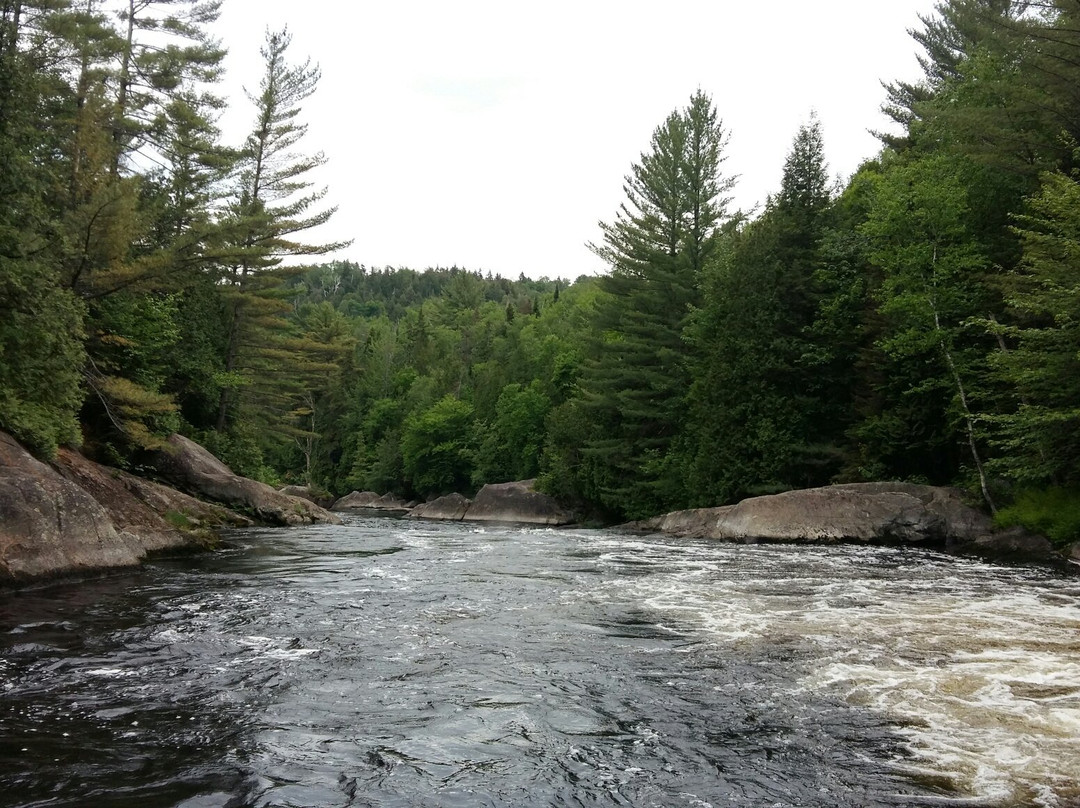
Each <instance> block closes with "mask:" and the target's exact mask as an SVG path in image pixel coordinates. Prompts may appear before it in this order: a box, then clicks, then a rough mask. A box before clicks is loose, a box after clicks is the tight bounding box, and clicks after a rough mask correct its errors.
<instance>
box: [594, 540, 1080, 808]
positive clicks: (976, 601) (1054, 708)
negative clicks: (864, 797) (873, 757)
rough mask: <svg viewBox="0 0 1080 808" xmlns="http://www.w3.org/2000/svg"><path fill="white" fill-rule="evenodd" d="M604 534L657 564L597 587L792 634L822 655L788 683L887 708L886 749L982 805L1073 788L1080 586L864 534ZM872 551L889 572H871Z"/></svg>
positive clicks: (695, 619)
mask: <svg viewBox="0 0 1080 808" xmlns="http://www.w3.org/2000/svg"><path fill="white" fill-rule="evenodd" d="M609 544H610V546H607V547H603V548H602V549H603V550H604V554H603V556H602V560H603V561H604V563H608V564H611V565H620V564H633V565H635V566H637V567H640V566H641V565H643V564H655V566H656V571H655V572H653V573H651V574H649V575H643V576H624V577H622V578H619V579H618V580H617V581H616V582H614V583H612V584H611V585H610V587H611V591H609V592H608V593H606V595H605V594H604V593H600V596H601V597H610V598H613V599H615V598H619V599H622V598H627V597H629V598H632V599H633V600H634V601H636V602H638V603H641V604H643V605H645V606H647V607H648V608H649V609H651V610H654V611H656V612H659V613H660V614H661V615H663V616H664V617H663V618H662V619H663V622H665V623H667V624H668V625H671V624H678V625H681V626H688V625H689V626H695V627H697V629H698V630H699V631H701V632H702V633H703V635H705V636H706V637H708V638H710V639H711V641H713V642H716V643H720V644H729V645H732V646H733V647H735V648H738V647H739V646H740V645H755V646H756V645H760V646H765V645H767V644H770V643H776V642H781V641H782V642H788V643H790V642H794V643H796V644H797V645H798V646H799V647H800V648H802V649H803V651H804V652H805V653H808V654H809V655H810V656H812V657H816V661H814V662H811V663H809V664H807V665H806V671H805V675H804V676H803V677H802V678H801V680H800V681H799V682H798V683H797V685H796V691H797V692H805V693H814V694H827V695H833V696H839V697H841V698H843V699H845V700H846V701H847V702H848V703H849V704H850V705H851V706H852V707H855V708H862V709H870V710H873V711H876V712H878V713H880V714H883V715H884V716H886V717H887V718H888V720H889V721H890V722H891V723H892V724H894V725H895V727H896V730H897V732H898V734H899V735H900V737H901V738H903V739H904V742H905V746H906V752H907V755H906V756H904V757H903V758H900V759H897V760H896V761H894V764H895V765H896V766H897V767H898V768H899V769H901V770H903V771H905V772H906V773H908V774H910V775H911V776H913V777H916V778H927V779H930V780H932V781H933V782H942V781H947V782H950V783H951V784H952V785H953V787H954V788H955V790H956V791H957V797H959V798H960V799H965V798H970V799H972V800H973V801H975V802H977V803H980V804H986V803H992V804H1000V805H1009V806H1014V805H1015V806H1020V805H1024V806H1041V807H1042V808H1065V807H1066V806H1075V805H1077V804H1078V801H1080V590H1078V589H1077V588H1076V587H1075V586H1072V585H1071V584H1070V582H1068V581H1065V580H1055V579H1053V578H1049V577H1040V576H1039V575H1038V574H1036V573H1025V572H1024V571H1016V570H1011V569H999V568H994V567H993V566H991V565H988V564H983V563H979V562H973V561H956V560H953V559H948V560H943V559H937V558H935V557H932V556H928V557H927V558H925V559H922V558H920V557H914V558H911V559H902V558H900V557H899V556H897V557H895V558H893V557H890V556H888V555H887V553H889V552H893V551H885V550H874V549H861V550H854V549H851V548H846V549H838V550H836V552H835V553H833V552H832V551H829V550H815V549H808V548H785V549H776V548H759V547H731V546H729V545H717V546H711V545H690V546H684V545H677V544H665V543H663V542H660V541H656V540H649V539H633V538H630V539H627V540H625V541H619V540H617V539H615V540H612V541H611V542H610V543H609ZM733 553H741V554H743V555H742V558H735V557H734V556H733V555H732V554H733ZM798 553H802V557H801V558H799V557H798V556H797V555H795V554H798ZM874 553H880V554H884V555H883V556H882V558H883V559H884V561H886V562H888V563H890V564H892V566H891V567H890V569H889V570H888V571H886V572H881V573H874V574H872V575H868V574H867V569H870V570H874V569H875V567H874V566H873V565H871V566H869V567H867V566H865V565H866V564H868V562H872V561H874V562H876V561H879V560H880V559H878V558H877V557H875V556H874V555H873V554H874ZM732 566H735V567H736V569H731V567H732ZM879 566H880V565H879Z"/></svg>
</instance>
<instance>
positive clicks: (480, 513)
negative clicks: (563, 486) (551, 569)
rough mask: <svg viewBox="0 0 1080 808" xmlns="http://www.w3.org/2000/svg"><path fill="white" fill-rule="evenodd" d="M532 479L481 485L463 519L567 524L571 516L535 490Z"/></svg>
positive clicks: (545, 495) (549, 498) (553, 501)
mask: <svg viewBox="0 0 1080 808" xmlns="http://www.w3.org/2000/svg"><path fill="white" fill-rule="evenodd" d="M535 485H536V480H521V481H519V482H512V483H493V484H488V485H485V486H484V487H483V488H481V489H480V491H479V493H477V495H476V498H475V499H474V500H473V502H472V505H470V506H469V509H468V511H467V512H466V513H465V519H466V520H468V521H477V522H523V523H525V524H531V525H567V524H570V523H571V522H573V521H574V516H573V514H572V513H570V512H569V511H567V510H566V509H564V508H563V507H562V506H561V505H559V503H558V502H556V501H555V500H554V499H553V498H552V497H549V496H548V495H547V494H542V493H540V492H539V491H536V490H535V488H534V486H535Z"/></svg>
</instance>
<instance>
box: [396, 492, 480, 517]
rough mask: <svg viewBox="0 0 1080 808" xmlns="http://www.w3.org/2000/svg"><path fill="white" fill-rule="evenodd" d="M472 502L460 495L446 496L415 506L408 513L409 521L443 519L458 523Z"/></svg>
mask: <svg viewBox="0 0 1080 808" xmlns="http://www.w3.org/2000/svg"><path fill="white" fill-rule="evenodd" d="M470 505H472V501H471V500H469V499H468V498H467V497H465V496H462V495H461V494H447V495H446V496H443V497H439V498H438V499H433V500H432V501H431V502H425V503H423V504H421V505H417V506H416V507H415V508H413V509H412V510H411V511H410V512H409V518H410V519H443V520H448V521H451V522H460V521H461V520H462V519H464V518H465V514H466V513H468V511H469V506H470Z"/></svg>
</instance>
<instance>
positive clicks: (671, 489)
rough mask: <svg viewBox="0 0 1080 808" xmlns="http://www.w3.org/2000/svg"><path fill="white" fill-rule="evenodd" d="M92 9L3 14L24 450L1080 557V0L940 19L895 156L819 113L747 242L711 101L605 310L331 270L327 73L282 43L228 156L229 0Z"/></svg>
mask: <svg viewBox="0 0 1080 808" xmlns="http://www.w3.org/2000/svg"><path fill="white" fill-rule="evenodd" d="M95 6H96V4H95V3H89V4H86V3H83V4H80V9H78V10H76V9H73V8H71V7H70V5H69V4H68V3H65V2H61V0H50V2H48V3H43V2H38V3H36V4H33V7H32V8H31V4H27V3H21V4H12V3H11V2H7V3H6V4H4V3H3V2H2V1H0V8H2V9H3V18H2V20H3V25H4V29H3V30H4V36H3V40H2V43H0V47H2V51H0V54H2V62H0V160H2V161H3V165H2V166H0V169H2V170H0V183H2V184H3V185H2V187H0V196H2V200H3V201H2V206H0V240H2V241H0V244H2V253H3V254H2V256H0V261H2V262H3V263H2V265H0V266H2V274H0V284H2V285H0V311H2V312H3V313H4V317H3V318H2V319H0V350H2V351H3V353H2V354H0V359H2V364H0V426H2V427H3V428H5V429H8V430H11V431H13V432H15V433H16V434H17V435H18V436H19V437H20V438H22V439H23V440H24V441H27V442H29V443H30V444H31V445H33V446H35V447H36V448H37V449H38V450H39V451H41V452H43V453H46V454H47V453H48V452H49V451H50V450H51V449H52V448H53V447H54V446H55V445H56V444H57V442H63V441H71V440H77V439H78V438H79V434H78V431H79V430H81V433H82V439H83V441H84V443H85V444H86V445H87V446H88V447H89V448H90V449H91V450H93V451H97V452H99V453H101V454H105V455H107V456H109V457H111V459H113V460H114V462H127V463H137V462H138V457H139V452H140V450H141V449H143V448H147V447H152V446H153V445H154V443H155V441H157V440H160V436H161V435H163V434H165V433H167V432H168V431H169V430H172V429H180V430H182V431H185V432H188V433H191V434H193V435H194V436H195V437H196V438H197V439H200V440H203V441H204V442H206V443H207V444H209V445H210V447H211V448H212V449H214V450H215V451H217V452H218V453H220V454H221V455H222V456H223V457H225V458H226V459H227V460H228V461H229V462H230V463H231V464H233V465H234V466H235V467H236V468H237V469H238V470H240V471H242V472H245V473H248V474H253V475H256V476H262V477H264V478H271V479H282V480H285V479H289V480H296V481H304V482H308V483H311V484H314V485H316V486H319V487H322V488H325V489H328V490H330V491H331V492H333V493H343V492H346V491H348V490H351V489H353V488H370V489H376V490H381V491H387V490H390V491H394V492H396V493H398V494H401V495H404V496H416V497H428V496H432V495H435V494H439V493H444V492H447V491H451V490H459V491H463V492H466V493H467V492H469V491H471V490H473V489H475V488H476V487H477V486H479V485H480V484H482V483H484V482H495V481H502V480H507V479H512V478H525V477H532V476H538V477H539V478H540V481H541V482H540V484H541V486H542V487H543V488H545V489H546V490H548V491H550V492H552V493H555V494H557V495H559V496H561V497H563V498H565V499H567V500H570V501H572V502H574V503H575V504H577V505H579V506H580V507H582V508H584V509H585V510H587V511H589V512H591V513H593V514H595V515H596V516H598V517H600V518H610V519H621V518H628V517H639V516H645V515H651V514H654V513H658V512H662V511H665V510H671V509H675V508H683V507H691V506H704V505H715V504H719V503H723V502H730V501H733V500H736V499H739V498H741V497H744V496H747V495H752V494H757V493H765V492H771V491H779V490H784V489H789V488H796V487H804V486H812V485H819V484H826V483H829V482H833V481H856V480H876V479H904V480H913V481H923V482H930V483H942V484H944V483H948V484H958V485H961V486H963V487H965V488H966V489H968V490H969V491H970V492H971V493H972V496H973V497H977V498H979V499H981V500H982V501H983V502H984V503H985V504H986V507H987V508H989V509H990V510H994V511H997V512H999V516H1000V518H1001V520H1002V521H1003V522H1010V521H1021V522H1024V523H1026V524H1028V525H1030V526H1033V527H1036V528H1038V529H1041V530H1044V531H1047V532H1049V533H1050V534H1051V535H1053V536H1054V537H1056V538H1060V539H1065V538H1071V537H1074V536H1076V535H1077V534H1078V533H1080V504H1078V503H1080V496H1078V495H1077V491H1080V479H1078V474H1080V469H1078V465H1077V458H1078V455H1080V433H1078V429H1077V426H1078V424H1080V325H1078V324H1080V281H1078V278H1080V274H1078V270H1080V265H1078V262H1080V177H1078V175H1077V173H1076V171H1077V168H1078V165H1077V163H1078V159H1080V151H1078V143H1077V139H1078V138H1080V93H1078V91H1077V88H1078V87H1080V0H1058V1H1057V2H1041V3H1035V2H1010V1H1009V0H947V1H945V2H941V3H939V5H938V7H937V10H936V13H935V14H934V15H931V16H928V17H927V18H926V19H924V20H923V25H922V27H921V28H920V29H919V30H918V31H915V32H914V34H913V35H914V37H915V39H916V41H917V42H918V44H919V46H920V47H921V50H922V57H921V63H922V67H923V77H922V78H921V79H920V80H919V81H917V82H914V83H902V82H900V83H895V84H892V85H889V86H888V87H887V88H886V90H887V101H886V105H885V110H886V112H887V114H888V115H889V116H890V117H891V118H892V121H893V124H892V125H891V127H890V128H889V130H888V131H887V132H885V133H883V134H882V135H881V141H882V149H881V151H880V153H879V154H878V155H877V156H876V157H875V158H874V159H872V160H869V161H868V162H866V163H865V164H864V165H863V166H862V167H861V168H860V169H859V170H858V172H857V173H856V174H855V175H854V176H853V177H851V178H850V179H849V180H847V182H846V183H845V184H844V185H843V186H837V185H836V184H835V183H833V182H832V181H831V180H830V176H829V171H828V167H827V166H826V164H825V160H824V146H823V132H822V130H821V127H820V125H819V124H818V122H817V121H816V120H814V119H813V118H811V120H810V121H808V122H807V124H806V125H805V126H803V127H801V128H800V130H799V131H798V132H797V133H796V134H795V137H794V139H793V142H792V145H791V148H790V151H789V154H788V156H787V159H786V161H785V164H784V171H783V177H782V180H781V183H780V187H778V188H777V189H776V191H775V193H774V194H773V195H772V196H771V197H770V198H769V199H768V200H767V201H766V202H765V203H764V204H763V206H762V207H761V209H760V210H757V211H752V212H749V213H746V212H740V211H734V210H731V209H730V200H729V195H730V192H731V189H732V187H733V181H734V180H733V178H732V177H730V176H729V175H728V174H727V173H726V172H725V170H724V164H725V157H726V147H727V131H726V129H725V128H724V126H723V124H722V123H721V121H720V119H719V117H718V114H717V111H716V110H715V108H714V105H713V103H712V101H711V99H710V98H709V97H708V95H706V94H705V93H703V92H698V93H696V94H694V95H693V96H692V97H691V98H690V100H689V102H688V103H687V105H686V106H685V107H684V108H681V109H678V110H676V111H674V112H672V114H671V115H670V116H668V118H667V119H665V120H664V121H663V122H661V123H660V125H659V126H658V127H657V128H656V130H655V132H654V133H653V135H652V138H651V140H650V141H649V143H648V144H647V147H646V149H645V151H644V152H643V153H642V156H641V158H640V160H639V161H638V162H637V163H636V164H634V165H633V166H631V167H630V170H629V173H628V175H627V177H626V182H625V189H626V199H625V201H624V203H623V205H622V206H621V207H620V209H619V210H617V211H616V212H615V213H614V215H613V216H612V217H611V218H610V219H608V220H607V221H605V222H604V223H603V224H602V225H601V235H602V238H601V239H600V241H599V242H598V243H597V244H595V245H591V246H592V249H593V250H594V251H595V252H596V253H597V254H598V255H599V256H601V257H602V258H604V259H605V261H606V262H607V263H608V264H609V266H610V271H609V272H608V273H607V274H605V275H603V276H601V277H598V278H579V279H578V280H577V281H575V282H573V283H569V282H568V281H565V280H549V279H543V280H539V281H536V280H529V279H526V278H524V277H522V278H519V279H518V280H516V281H510V280H507V279H505V278H501V277H492V276H490V275H481V274H479V273H475V272H470V271H467V270H463V269H459V268H450V269H431V270H427V271H423V272H418V271H414V270H408V269H368V268H366V267H363V266H359V265H357V264H353V263H350V262H336V263H327V264H323V265H315V266H310V265H309V266H307V267H301V266H299V265H298V263H297V261H296V258H297V257H298V256H300V257H302V256H305V255H311V254H316V255H317V254H319V253H320V252H325V251H327V250H329V249H333V248H335V247H337V246H339V245H320V246H314V247H312V246H306V242H305V241H304V240H302V239H301V238H300V237H299V236H300V234H301V233H302V231H305V230H307V229H309V228H311V227H314V226H316V225H317V224H319V223H321V222H322V221H325V219H326V217H327V216H329V215H330V213H331V212H332V211H330V210H327V209H321V210H320V207H319V201H320V199H321V195H320V193H318V192H317V191H316V192H312V191H311V190H310V189H309V188H307V187H306V186H305V184H304V183H303V176H304V172H305V171H306V170H307V169H309V168H310V167H313V166H314V165H316V164H317V163H318V162H319V161H320V160H321V158H320V157H319V156H314V157H310V158H296V157H291V156H290V155H292V154H294V153H295V152H296V144H297V143H298V141H299V139H300V137H301V136H302V134H303V127H302V126H301V125H299V124H298V123H297V120H298V119H297V117H296V116H297V112H298V110H299V106H300V103H301V102H302V100H303V98H304V97H306V95H307V94H308V93H309V92H310V91H311V90H312V89H313V87H314V82H315V80H316V79H317V70H315V69H313V68H311V67H310V66H309V65H307V64H306V63H301V64H299V65H291V64H290V63H289V62H288V61H287V60H286V59H285V56H286V49H287V46H288V37H287V35H285V34H277V35H271V36H270V37H268V40H267V44H266V47H265V49H264V58H265V60H266V66H267V71H266V78H265V80H264V83H263V86H262V90H261V94H258V95H254V97H253V102H254V103H253V119H254V120H255V125H254V127H253V130H252V135H251V137H249V139H248V141H247V142H246V143H245V144H240V145H238V146H237V147H236V148H226V147H224V146H222V145H220V143H219V137H218V133H217V131H216V129H215V127H214V125H213V120H214V114H215V109H216V108H217V105H220V100H217V99H215V98H214V96H213V94H212V93H211V92H210V91H209V90H208V89H207V88H208V87H210V88H212V84H213V79H214V78H215V76H216V71H217V69H218V65H219V64H220V56H221V52H220V49H219V48H218V47H217V45H216V44H215V43H213V41H212V40H211V39H210V38H209V37H208V36H207V34H206V33H205V27H204V26H207V25H209V23H211V22H212V21H213V18H214V17H215V16H216V4H215V3H198V4H195V3H186V2H180V0H177V1H176V2H164V1H162V2H149V1H148V0H142V2H139V3H131V2H129V3H124V13H123V14H122V15H121V16H120V17H115V16H113V17H109V16H107V15H105V14H102V13H96V12H95V10H94V9H95ZM28 9H29V10H28ZM155 10H158V11H160V12H161V14H160V15H159V16H157V17H155V16H153V15H154V12H155ZM166 12H167V13H166ZM185 14H186V15H187V16H184V15H185ZM129 22H132V23H133V24H131V25H128V23H129ZM134 23H142V25H141V26H140V25H139V24H134ZM140 32H145V35H146V39H145V40H142V39H140V36H141V34H140ZM260 149H262V151H260ZM267 150H269V151H267ZM260 155H261V156H260ZM557 270H558V268H553V274H556V275H557ZM107 459H109V458H107Z"/></svg>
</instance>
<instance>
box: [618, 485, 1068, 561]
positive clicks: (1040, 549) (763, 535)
mask: <svg viewBox="0 0 1080 808" xmlns="http://www.w3.org/2000/svg"><path fill="white" fill-rule="evenodd" d="M629 527H633V528H636V529H642V530H658V531H660V532H663V533H669V534H672V535H677V536H686V537H692V538H705V539H719V540H723V541H736V542H748V543H749V542H769V541H772V542H794V543H839V542H847V543H871V544H913V545H922V546H928V547H934V548H939V549H945V550H948V551H951V552H959V553H974V554H978V555H987V556H994V557H999V558H1020V557H1022V558H1024V559H1028V560H1039V561H1051V560H1060V555H1059V554H1058V553H1056V552H1055V551H1054V548H1053V546H1052V545H1051V544H1050V542H1049V541H1048V540H1047V539H1045V538H1044V537H1042V536H1036V535H1034V534H1031V533H1027V532H1026V531H1023V530H1017V529H1010V530H1008V531H999V530H997V529H995V527H994V524H993V522H992V520H991V519H990V518H989V517H988V516H986V515H985V514H983V513H982V512H980V511H978V510H976V509H975V508H972V507H970V506H969V505H967V504H965V503H964V501H963V499H962V498H961V495H960V492H958V491H957V490H955V489H952V488H943V487H936V486H928V485H915V484H911V483H853V484H847V485H833V486H827V487H824V488H809V489H804V490H800V491H786V492H784V493H782V494H772V495H769V496H762V497H752V498H750V499H744V500H743V501H742V502H738V503H736V504H734V505H726V506H722V507H718V508H698V509H696V510H688V511H676V512H673V513H669V514H665V515H663V516H659V517H656V518H654V519H648V520H645V521H643V522H635V523H633V524H632V525H629Z"/></svg>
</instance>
